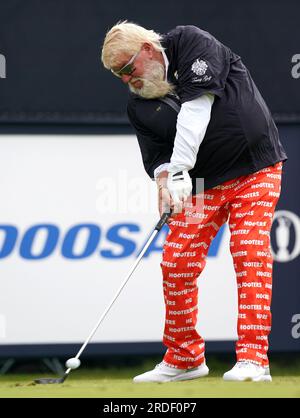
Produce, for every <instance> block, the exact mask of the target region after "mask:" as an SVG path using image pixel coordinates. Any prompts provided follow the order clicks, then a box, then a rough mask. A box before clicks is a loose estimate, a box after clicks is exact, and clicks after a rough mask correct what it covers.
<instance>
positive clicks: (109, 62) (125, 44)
mask: <svg viewBox="0 0 300 418" xmlns="http://www.w3.org/2000/svg"><path fill="white" fill-rule="evenodd" d="M160 39H161V35H160V34H158V33H156V32H154V31H153V30H148V29H145V28H143V27H142V26H139V25H136V24H135V23H130V22H127V20H124V21H120V22H118V23H117V24H116V25H114V26H113V27H112V28H111V29H110V30H109V31H108V32H107V34H106V36H105V39H104V42H103V46H102V54H101V60H102V63H103V65H104V67H105V68H107V69H108V70H109V69H111V68H113V67H117V66H118V64H119V61H118V60H119V56H120V54H122V53H126V54H128V55H134V54H135V53H137V52H138V51H139V50H140V49H141V47H142V45H143V43H144V42H149V43H151V44H152V45H153V47H154V48H155V50H156V51H160V52H162V51H163V50H164V48H163V47H162V46H161V43H160Z"/></svg>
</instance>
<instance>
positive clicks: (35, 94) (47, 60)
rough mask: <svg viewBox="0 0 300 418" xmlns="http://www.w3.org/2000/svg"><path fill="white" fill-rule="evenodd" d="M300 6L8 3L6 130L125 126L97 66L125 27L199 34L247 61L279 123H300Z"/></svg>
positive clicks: (292, 2)
mask: <svg viewBox="0 0 300 418" xmlns="http://www.w3.org/2000/svg"><path fill="white" fill-rule="evenodd" d="M299 15H300V3H299V1H298V0H287V1H272V0H263V1H262V0H252V1H251V2H250V1H249V2H241V1H238V0H227V1H221V0H209V1H196V2H195V1H190V0H188V1H182V0H181V1H179V0H165V1H163V2H162V1H158V0H153V1H151V2H136V1H131V0H127V1H126V2H124V1H120V0H115V1H114V2H110V3H108V2H106V1H100V0H85V1H84V2H83V1H82V0H43V1H40V0H27V1H26V2H25V1H23V0H1V3H0V53H1V54H3V55H5V57H6V61H7V77H6V79H0V122H26V123H29V122H37V123H43V122H50V123H61V122H67V123H68V122H70V123H92V124H93V123H96V124H99V123H100V124H101V123H102V124H105V123H108V122H114V123H124V122H125V123H127V118H126V115H125V106H126V96H127V94H126V92H127V87H125V86H123V85H122V83H121V82H120V81H119V80H118V79H116V78H114V77H113V76H112V75H111V74H110V72H109V71H106V70H104V68H103V67H102V64H101V62H100V51H101V45H102V42H103V39H104V36H105V33H106V31H107V30H108V29H109V28H110V27H111V26H112V25H114V24H115V23H116V22H117V21H118V20H120V19H121V20H123V19H128V20H130V21H134V22H136V23H139V24H141V25H143V26H145V27H147V28H150V29H151V28H152V29H154V30H155V31H157V32H159V33H164V32H167V31H169V30H170V29H172V28H173V27H175V26H177V25H184V24H194V25H196V26H199V27H201V28H203V29H205V30H208V31H209V32H211V33H212V34H213V35H214V36H216V37H217V38H218V39H219V40H220V41H221V42H223V43H224V44H226V45H227V46H229V47H230V48H231V49H232V50H233V51H234V52H236V53H237V54H239V55H241V57H242V59H243V61H244V63H245V64H246V65H247V67H248V68H249V70H250V72H251V74H252V76H253V78H254V80H255V82H256V84H257V85H258V87H259V89H260V90H261V92H262V94H263V96H264V98H265V99H266V101H267V103H268V105H269V107H270V109H271V111H272V113H273V114H274V116H275V118H276V120H277V121H278V120H281V121H282V120H285V121H291V120H293V121H295V120H298V121H300V100H299V97H300V94H299V93H300V78H298V79H295V78H293V77H292V74H291V70H292V67H293V65H295V64H292V62H291V60H292V57H293V56H294V55H295V54H300V42H299V41H300V30H299Z"/></svg>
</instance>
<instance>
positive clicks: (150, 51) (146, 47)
mask: <svg viewBox="0 0 300 418" xmlns="http://www.w3.org/2000/svg"><path fill="white" fill-rule="evenodd" d="M141 49H142V50H143V51H145V52H147V53H148V55H149V58H152V57H153V52H154V47H153V45H152V44H151V43H150V42H144V43H143V45H142V48H141Z"/></svg>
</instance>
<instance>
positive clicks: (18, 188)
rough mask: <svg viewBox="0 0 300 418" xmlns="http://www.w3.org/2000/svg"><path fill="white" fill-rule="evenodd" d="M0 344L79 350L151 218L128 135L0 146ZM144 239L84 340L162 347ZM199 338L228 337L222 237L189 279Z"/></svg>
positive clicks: (232, 311)
mask: <svg viewBox="0 0 300 418" xmlns="http://www.w3.org/2000/svg"><path fill="white" fill-rule="evenodd" d="M0 193H1V204H0V344H51V343H57V344H59V343H81V342H82V341H84V340H85V338H86V337H87V335H88V334H89V332H90V331H91V329H92V328H93V326H94V325H95V324H96V322H97V320H98V318H99V317H100V315H101V314H102V312H103V311H104V309H105V308H106V306H107V305H108V303H109V302H110V301H111V299H112V298H113V297H114V295H115V293H116V291H117V289H118V288H119V286H120V284H121V283H122V281H123V280H124V278H125V275H126V274H127V272H128V270H129V269H130V268H131V266H132V264H133V263H134V261H135V259H136V256H137V255H138V253H139V251H140V250H141V248H142V246H143V244H144V243H145V241H146V240H147V238H148V237H149V235H150V233H151V232H152V230H153V227H154V226H155V224H156V222H157V221H158V219H159V215H158V212H157V210H156V206H157V195H156V185H155V184H154V183H153V182H152V181H151V180H150V179H149V178H148V177H147V175H146V173H145V172H144V169H143V166H142V160H141V155H140V151H139V148H138V145H137V141H136V139H135V137H134V136H130V135H128V136H75V135H68V136H52V135H51V136H50V135H49V136H44V135H43V136H39V135H29V136H27V135H22V136H13V135H9V136H8V135H7V136H5V135H3V136H1V138H0ZM164 237H165V233H164V232H162V233H161V234H160V236H159V238H158V239H157V240H156V242H154V244H153V245H152V247H151V248H150V250H149V253H148V255H147V257H145V258H144V259H143V260H142V261H141V263H140V265H139V267H138V269H137V270H136V271H135V273H134V275H133V277H132V278H131V279H130V281H129V283H128V284H127V286H126V287H125V289H124V290H123V292H122V294H121V295H120V297H119V299H118V300H117V302H116V303H115V305H114V306H113V308H112V310H111V312H110V313H109V314H108V316H107V318H106V319H105V321H104V323H103V325H102V326H101V328H100V329H99V330H98V331H97V333H96V335H95V336H94V338H93V342H147V341H151V342H152V341H153V342H156V341H157V342H158V341H161V338H162V333H163V324H164V303H163V295H162V278H161V272H160V265H159V263H160V261H161V247H162V244H163V240H164ZM198 284H199V319H198V329H199V331H200V333H201V334H202V335H203V337H204V338H205V339H206V340H207V341H212V340H233V339H235V338H236V316H237V290H236V284H235V275H234V270H233V265H232V260H231V256H230V252H229V233H228V230H227V228H225V229H224V232H223V234H222V236H221V239H219V240H218V245H217V246H216V250H215V252H214V254H213V255H212V256H210V257H208V261H207V265H206V268H205V270H204V272H203V273H202V275H201V277H200V278H199V281H198Z"/></svg>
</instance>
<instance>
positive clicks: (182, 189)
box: [167, 170, 193, 213]
mask: <svg viewBox="0 0 300 418" xmlns="http://www.w3.org/2000/svg"><path fill="white" fill-rule="evenodd" d="M167 187H168V190H169V192H170V194H171V197H172V200H173V203H174V213H180V212H182V209H183V204H184V202H185V201H186V200H187V198H188V197H189V195H190V194H191V191H192V188H193V186H192V181H191V178H190V175H189V173H188V171H187V170H181V171H178V172H176V173H169V174H168V181H167Z"/></svg>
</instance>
